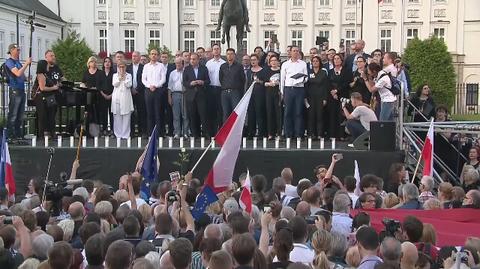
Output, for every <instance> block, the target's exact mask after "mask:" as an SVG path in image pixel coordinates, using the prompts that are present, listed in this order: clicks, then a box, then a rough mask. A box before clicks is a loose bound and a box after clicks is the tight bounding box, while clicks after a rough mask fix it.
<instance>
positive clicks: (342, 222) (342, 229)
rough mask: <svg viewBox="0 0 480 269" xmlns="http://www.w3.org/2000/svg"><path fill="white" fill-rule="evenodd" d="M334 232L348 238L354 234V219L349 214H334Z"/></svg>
mask: <svg viewBox="0 0 480 269" xmlns="http://www.w3.org/2000/svg"><path fill="white" fill-rule="evenodd" d="M332 232H338V233H340V234H343V235H344V236H345V237H347V236H348V235H349V234H350V233H351V232H352V218H350V216H349V215H348V214H347V213H340V212H333V217H332Z"/></svg>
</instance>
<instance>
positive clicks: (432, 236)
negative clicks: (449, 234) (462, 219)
mask: <svg viewBox="0 0 480 269" xmlns="http://www.w3.org/2000/svg"><path fill="white" fill-rule="evenodd" d="M421 242H423V243H426V244H427V243H428V244H431V245H432V246H435V245H436V244H437V231H435V227H433V225H432V224H430V223H424V224H423V232H422V239H421Z"/></svg>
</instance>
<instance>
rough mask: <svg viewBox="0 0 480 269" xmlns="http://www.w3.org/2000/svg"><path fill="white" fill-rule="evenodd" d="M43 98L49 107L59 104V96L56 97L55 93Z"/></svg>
mask: <svg viewBox="0 0 480 269" xmlns="http://www.w3.org/2000/svg"><path fill="white" fill-rule="evenodd" d="M43 100H44V101H45V105H46V106H47V107H55V106H57V98H56V97H55V94H51V95H47V96H44V97H43Z"/></svg>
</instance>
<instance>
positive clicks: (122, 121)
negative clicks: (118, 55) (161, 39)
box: [112, 62, 133, 138]
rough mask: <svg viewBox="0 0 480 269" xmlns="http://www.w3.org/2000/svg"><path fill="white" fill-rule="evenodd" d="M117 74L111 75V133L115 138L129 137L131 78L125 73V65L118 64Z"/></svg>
mask: <svg viewBox="0 0 480 269" xmlns="http://www.w3.org/2000/svg"><path fill="white" fill-rule="evenodd" d="M117 70H118V71H117V73H115V74H113V79H112V84H113V87H114V88H113V93H112V114H113V132H114V133H115V136H116V137H117V138H128V137H130V116H131V114H132V112H133V99H132V93H131V91H130V88H131V87H132V76H131V75H130V74H129V73H127V72H126V65H125V63H124V62H120V63H118V65H117Z"/></svg>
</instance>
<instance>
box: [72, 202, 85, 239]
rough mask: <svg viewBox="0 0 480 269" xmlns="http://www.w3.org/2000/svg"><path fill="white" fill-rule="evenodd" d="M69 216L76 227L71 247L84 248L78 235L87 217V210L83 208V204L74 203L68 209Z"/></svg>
mask: <svg viewBox="0 0 480 269" xmlns="http://www.w3.org/2000/svg"><path fill="white" fill-rule="evenodd" d="M68 214H70V217H71V218H72V220H73V221H74V225H75V226H74V229H73V235H72V240H71V245H72V247H73V248H78V249H80V248H83V247H82V242H81V241H80V236H79V235H78V230H79V229H80V226H82V224H83V217H84V216H85V209H84V207H83V204H82V203H80V202H74V203H72V204H71V205H70V206H69V207H68Z"/></svg>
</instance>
